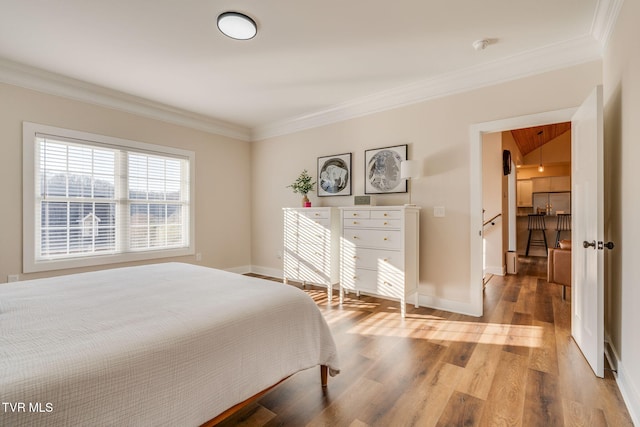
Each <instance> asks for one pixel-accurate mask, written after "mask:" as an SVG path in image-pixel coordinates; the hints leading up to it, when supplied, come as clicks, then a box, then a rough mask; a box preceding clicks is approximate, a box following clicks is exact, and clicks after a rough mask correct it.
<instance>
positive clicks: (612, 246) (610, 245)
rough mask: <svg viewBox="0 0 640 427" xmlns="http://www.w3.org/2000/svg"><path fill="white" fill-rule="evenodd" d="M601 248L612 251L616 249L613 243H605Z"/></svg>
mask: <svg viewBox="0 0 640 427" xmlns="http://www.w3.org/2000/svg"><path fill="white" fill-rule="evenodd" d="M603 246H604V247H605V248H607V249H613V248H615V247H616V245H614V244H613V242H607V243H605V244H604V245H603Z"/></svg>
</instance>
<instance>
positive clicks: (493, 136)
mask: <svg viewBox="0 0 640 427" xmlns="http://www.w3.org/2000/svg"><path fill="white" fill-rule="evenodd" d="M502 177H503V171H502V134H501V133H500V132H494V133H487V134H484V135H483V137H482V209H483V210H484V216H483V221H482V222H483V223H485V222H487V221H489V220H490V219H491V218H493V217H494V216H495V215H497V214H502V213H503V212H502ZM504 214H505V216H504V217H503V216H500V217H498V218H496V219H495V220H494V221H493V225H491V223H489V224H487V225H485V226H484V227H483V232H482V234H483V245H484V273H485V274H498V275H504V273H505V272H504V250H503V247H502V243H503V238H502V227H503V224H504V223H505V221H506V219H505V218H506V211H505V212H504Z"/></svg>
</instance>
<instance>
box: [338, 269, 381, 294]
mask: <svg viewBox="0 0 640 427" xmlns="http://www.w3.org/2000/svg"><path fill="white" fill-rule="evenodd" d="M377 280H378V272H377V271H375V270H366V269H361V268H358V269H355V270H353V271H351V272H350V274H348V275H347V274H345V275H343V276H341V277H340V285H341V286H342V287H343V288H346V289H351V290H358V291H365V292H367V291H369V292H375V291H376V288H377V286H378V285H377Z"/></svg>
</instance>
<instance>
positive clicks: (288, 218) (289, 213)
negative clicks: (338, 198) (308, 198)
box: [283, 208, 340, 300]
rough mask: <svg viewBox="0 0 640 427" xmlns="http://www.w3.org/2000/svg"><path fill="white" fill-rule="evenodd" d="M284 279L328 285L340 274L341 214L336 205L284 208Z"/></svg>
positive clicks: (336, 279)
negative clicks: (331, 206)
mask: <svg viewBox="0 0 640 427" xmlns="http://www.w3.org/2000/svg"><path fill="white" fill-rule="evenodd" d="M283 211H284V254H283V262H284V268H283V270H284V282H285V283H286V282H287V281H288V280H294V281H298V282H302V284H303V285H304V284H306V283H313V284H316V285H322V286H326V287H327V290H328V294H329V295H328V297H329V300H331V298H332V297H333V292H332V290H333V285H334V284H337V283H338V281H339V278H340V272H339V263H340V257H339V251H340V214H339V212H338V209H336V208H284V209H283Z"/></svg>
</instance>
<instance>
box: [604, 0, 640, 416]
mask: <svg viewBox="0 0 640 427" xmlns="http://www.w3.org/2000/svg"><path fill="white" fill-rule="evenodd" d="M638 20H640V3H639V2H638V1H629V0H627V1H625V2H624V4H623V8H622V10H621V12H620V14H619V17H618V22H617V24H616V26H615V29H614V32H613V35H612V38H611V39H610V41H609V43H608V45H607V48H606V50H605V56H604V66H603V84H604V85H603V86H604V102H605V121H604V127H605V137H604V144H605V162H604V163H605V198H606V200H605V238H606V239H607V240H611V241H613V242H615V244H616V247H615V249H614V250H612V251H607V254H606V259H605V263H606V267H607V268H606V271H607V276H605V286H606V288H605V289H606V290H605V330H606V334H607V335H608V337H609V339H610V343H611V346H612V347H613V351H614V353H615V357H616V358H617V359H618V360H617V364H618V384H619V385H620V390H621V392H622V394H623V396H624V398H625V401H626V403H627V407H628V408H629V412H631V416H632V417H633V419H634V423H635V424H636V425H640V364H639V363H638V361H639V360H640V335H639V334H638V325H640V309H639V305H640V285H639V282H638V280H639V278H640V263H638V259H640V248H639V247H638V241H639V240H640V192H638V188H637V187H638V186H637V182H638V159H640V143H639V142H638V141H639V138H640V120H639V117H640V49H638V40H640V26H639V25H638Z"/></svg>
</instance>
